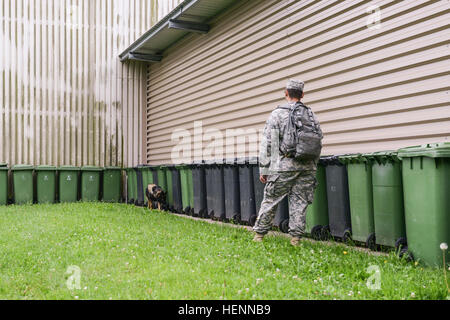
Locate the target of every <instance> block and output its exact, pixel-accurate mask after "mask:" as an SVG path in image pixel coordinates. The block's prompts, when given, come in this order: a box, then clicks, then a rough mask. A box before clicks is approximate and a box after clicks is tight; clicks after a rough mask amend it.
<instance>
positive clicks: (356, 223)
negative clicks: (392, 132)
mask: <svg viewBox="0 0 450 320" xmlns="http://www.w3.org/2000/svg"><path fill="white" fill-rule="evenodd" d="M339 159H340V160H341V162H343V163H345V164H346V165H347V172H348V191H349V199H350V216H351V223H352V239H353V240H355V241H358V242H364V243H365V244H366V246H367V247H368V248H370V249H375V248H376V239H375V223H374V218H373V190H372V189H373V188H372V163H371V160H370V159H369V158H368V157H367V156H365V155H362V154H352V155H345V156H341V157H339Z"/></svg>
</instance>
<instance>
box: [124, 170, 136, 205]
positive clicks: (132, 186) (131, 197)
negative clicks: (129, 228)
mask: <svg viewBox="0 0 450 320" xmlns="http://www.w3.org/2000/svg"><path fill="white" fill-rule="evenodd" d="M125 171H126V172H127V203H128V204H134V203H135V201H136V200H137V176H136V170H134V168H126V169H125Z"/></svg>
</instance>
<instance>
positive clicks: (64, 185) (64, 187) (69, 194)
mask: <svg viewBox="0 0 450 320" xmlns="http://www.w3.org/2000/svg"><path fill="white" fill-rule="evenodd" d="M79 172H80V167H74V166H61V167H59V168H58V182H59V202H63V203H64V202H77V201H78V181H79V178H78V173H79Z"/></svg>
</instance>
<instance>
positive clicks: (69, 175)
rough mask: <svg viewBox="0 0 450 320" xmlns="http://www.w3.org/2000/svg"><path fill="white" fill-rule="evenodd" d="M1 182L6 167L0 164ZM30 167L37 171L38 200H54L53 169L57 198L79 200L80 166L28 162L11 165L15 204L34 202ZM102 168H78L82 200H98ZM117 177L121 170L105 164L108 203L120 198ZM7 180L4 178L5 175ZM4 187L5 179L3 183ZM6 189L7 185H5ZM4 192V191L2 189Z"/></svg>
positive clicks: (104, 181) (105, 194) (62, 200)
mask: <svg viewBox="0 0 450 320" xmlns="http://www.w3.org/2000/svg"><path fill="white" fill-rule="evenodd" d="M0 168H2V170H0V172H1V173H2V174H3V177H4V178H3V180H2V176H0V183H2V184H4V183H5V181H4V180H5V178H6V177H7V170H8V169H7V168H6V167H0ZM33 170H34V171H35V172H36V200H37V202H38V203H54V202H56V186H57V184H56V172H57V171H58V172H59V190H58V191H59V192H58V193H59V201H60V202H75V201H77V199H78V172H79V171H80V168H79V167H73V166H61V167H59V168H56V167H55V166H45V165H40V166H37V167H34V166H30V165H15V166H13V167H12V168H11V171H12V174H13V193H14V203H16V204H26V203H32V202H33ZM103 170H104V169H103V168H99V167H89V166H86V167H82V168H81V200H82V201H97V200H99V195H100V185H101V183H100V173H101V172H102V171H103ZM120 177H121V169H120V168H117V167H107V168H105V170H104V174H103V186H104V189H103V200H104V201H108V202H118V201H120V188H121V183H120ZM6 180H7V178H6ZM2 184H0V201H2V202H0V203H5V204H6V200H5V199H3V198H2V197H4V194H5V192H6V191H5V190H3V189H5V188H2V187H1V185H2ZM6 186H7V182H6ZM6 190H7V187H6ZM4 191H5V192H4Z"/></svg>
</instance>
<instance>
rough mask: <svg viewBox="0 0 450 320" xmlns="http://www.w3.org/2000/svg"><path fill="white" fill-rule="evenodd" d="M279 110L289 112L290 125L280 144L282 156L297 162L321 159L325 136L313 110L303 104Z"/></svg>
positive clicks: (287, 106)
mask: <svg viewBox="0 0 450 320" xmlns="http://www.w3.org/2000/svg"><path fill="white" fill-rule="evenodd" d="M278 108H279V109H286V110H289V118H288V123H287V125H286V129H285V130H284V132H283V136H282V140H281V143H280V152H281V154H282V155H283V156H285V157H287V158H294V159H297V160H317V159H319V158H320V153H321V152H322V139H323V134H322V130H321V128H320V124H319V122H318V121H317V120H316V119H315V117H314V114H313V112H312V110H311V109H310V108H309V107H307V106H305V105H304V104H303V103H301V102H296V103H295V104H287V105H283V106H279V107H278Z"/></svg>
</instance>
